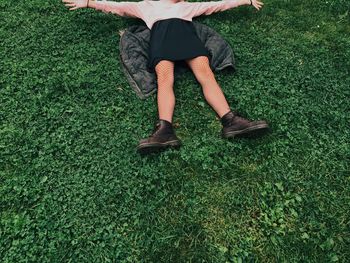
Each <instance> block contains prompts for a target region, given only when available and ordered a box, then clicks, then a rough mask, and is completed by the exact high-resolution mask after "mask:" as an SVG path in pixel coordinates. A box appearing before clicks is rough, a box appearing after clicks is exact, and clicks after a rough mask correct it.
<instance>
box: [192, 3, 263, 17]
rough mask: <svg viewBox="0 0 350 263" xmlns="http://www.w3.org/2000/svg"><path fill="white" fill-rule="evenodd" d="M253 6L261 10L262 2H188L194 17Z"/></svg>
mask: <svg viewBox="0 0 350 263" xmlns="http://www.w3.org/2000/svg"><path fill="white" fill-rule="evenodd" d="M250 4H252V5H253V6H254V7H255V8H256V9H258V10H259V8H260V7H261V5H263V3H262V2H259V1H258V0H221V1H210V2H187V5H188V8H189V9H190V10H191V14H192V17H196V16H200V15H211V14H213V13H216V12H222V11H225V10H228V9H231V8H235V7H238V6H241V5H250Z"/></svg>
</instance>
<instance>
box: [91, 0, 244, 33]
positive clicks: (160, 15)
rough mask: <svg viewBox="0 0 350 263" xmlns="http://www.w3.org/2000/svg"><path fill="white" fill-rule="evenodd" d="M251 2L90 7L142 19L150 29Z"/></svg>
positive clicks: (166, 1)
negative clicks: (164, 21)
mask: <svg viewBox="0 0 350 263" xmlns="http://www.w3.org/2000/svg"><path fill="white" fill-rule="evenodd" d="M249 3H250V0H221V1H211V2H186V1H181V2H176V0H159V1H152V0H143V1H139V2H113V1H105V0H104V1H90V4H89V7H91V8H95V9H97V10H101V11H103V12H104V13H113V14H117V15H119V16H125V17H135V18H140V19H142V20H143V21H144V22H145V23H146V25H147V27H148V28H149V29H152V25H153V24H154V23H155V22H156V21H158V20H162V19H167V18H182V19H185V20H188V21H192V18H193V17H196V16H200V15H210V14H212V13H215V12H220V11H225V10H228V9H231V8H234V7H238V6H240V5H246V4H249Z"/></svg>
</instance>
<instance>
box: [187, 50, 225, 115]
mask: <svg viewBox="0 0 350 263" xmlns="http://www.w3.org/2000/svg"><path fill="white" fill-rule="evenodd" d="M186 63H187V64H188V66H189V67H190V68H191V70H192V71H193V74H194V75H195V77H196V79H197V80H198V82H199V83H200V84H201V86H202V89H203V93H204V97H205V99H206V101H207V102H208V103H209V105H210V106H211V107H212V108H213V109H214V110H215V111H216V113H217V114H218V115H219V117H220V118H221V117H222V116H224V115H225V114H226V113H228V112H229V111H230V106H229V105H228V103H227V101H226V98H225V96H224V93H223V92H222V90H221V88H220V86H219V84H218V83H217V81H216V79H215V76H214V73H213V71H212V70H211V68H210V66H209V59H208V57H206V56H198V57H195V58H192V59H188V60H186Z"/></svg>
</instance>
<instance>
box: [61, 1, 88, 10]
mask: <svg viewBox="0 0 350 263" xmlns="http://www.w3.org/2000/svg"><path fill="white" fill-rule="evenodd" d="M62 2H65V3H67V4H65V6H66V7H69V6H72V8H70V9H69V10H75V9H78V8H85V7H88V6H87V5H88V0H62Z"/></svg>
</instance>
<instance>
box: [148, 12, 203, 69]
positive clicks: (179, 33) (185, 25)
mask: <svg viewBox="0 0 350 263" xmlns="http://www.w3.org/2000/svg"><path fill="white" fill-rule="evenodd" d="M197 56H207V57H208V58H209V59H210V54H209V51H208V50H207V48H206V47H205V46H204V44H203V42H202V41H201V39H200V38H199V37H198V35H197V32H196V29H195V27H194V25H193V23H192V21H187V20H184V19H181V18H168V19H163V20H158V21H156V22H155V23H154V24H153V26H152V29H151V37H150V44H149V52H148V63H147V70H148V71H149V72H155V66H156V65H157V63H158V62H159V61H161V60H163V59H165V60H171V61H174V62H176V61H182V60H185V59H190V58H194V57H197Z"/></svg>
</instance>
